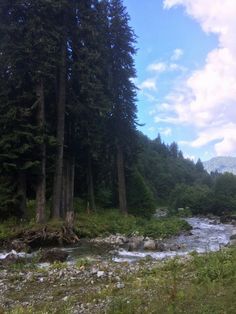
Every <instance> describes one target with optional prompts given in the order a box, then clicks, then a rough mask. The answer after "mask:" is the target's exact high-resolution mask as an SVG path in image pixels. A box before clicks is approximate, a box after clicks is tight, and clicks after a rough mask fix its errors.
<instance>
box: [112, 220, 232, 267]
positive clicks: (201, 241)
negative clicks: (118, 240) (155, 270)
mask: <svg viewBox="0 0 236 314" xmlns="http://www.w3.org/2000/svg"><path fill="white" fill-rule="evenodd" d="M186 221H187V222H188V223H189V224H190V225H191V226H192V228H193V229H192V230H191V234H190V235H180V236H178V237H174V238H171V239H167V240H164V241H163V242H164V244H165V245H166V247H170V246H171V245H173V244H176V247H178V249H177V250H171V251H170V250H168V251H164V252H146V251H145V252H144V251H142V252H129V251H128V250H125V249H121V250H119V251H118V252H117V256H116V257H114V258H113V259H114V260H115V261H116V262H124V261H134V260H137V259H140V258H144V257H147V256H150V257H152V258H155V259H165V258H168V257H173V256H183V255H187V254H188V253H190V252H193V251H196V252H198V253H204V252H209V251H218V250H220V248H221V247H223V246H226V245H227V244H228V243H229V242H230V236H231V235H232V232H233V230H234V229H235V227H234V226H233V225H230V224H222V223H219V222H217V221H216V220H212V219H208V218H198V217H193V218H186Z"/></svg>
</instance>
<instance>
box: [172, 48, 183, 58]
mask: <svg viewBox="0 0 236 314" xmlns="http://www.w3.org/2000/svg"><path fill="white" fill-rule="evenodd" d="M183 54H184V52H183V50H182V49H179V48H177V49H175V50H174V52H173V55H172V57H171V60H173V61H177V60H179V59H180V58H181V57H182V56H183Z"/></svg>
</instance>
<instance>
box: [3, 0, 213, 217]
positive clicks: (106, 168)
mask: <svg viewBox="0 0 236 314" xmlns="http://www.w3.org/2000/svg"><path fill="white" fill-rule="evenodd" d="M0 38H1V41H0V129H1V138H0V213H1V219H3V220H4V219H7V218H9V217H11V216H16V217H19V218H27V206H28V205H27V204H28V203H29V201H30V204H31V205H32V204H33V207H35V213H36V221H37V222H44V221H45V220H47V219H49V218H62V219H65V220H67V221H70V220H71V219H72V218H73V213H74V208H75V206H74V200H75V198H76V199H80V200H82V204H83V205H82V206H84V208H87V211H88V212H89V211H96V209H97V208H114V207H119V208H120V211H121V212H123V213H132V214H135V215H142V216H147V217H148V216H150V215H151V214H152V213H153V212H154V209H155V208H156V205H157V204H165V205H167V204H168V203H170V205H171V206H170V207H171V208H175V209H177V208H178V207H180V206H188V202H183V201H179V200H178V201H177V200H176V197H175V196H173V195H175V191H176V189H177V191H179V190H178V189H180V187H181V186H182V190H184V191H185V190H186V188H185V187H186V186H188V187H193V189H195V188H194V187H195V186H196V185H198V187H199V186H200V187H201V188H200V189H201V191H203V193H205V191H206V190H207V189H211V187H212V186H213V181H214V180H213V178H212V177H210V175H208V174H207V173H206V172H205V171H204V169H203V166H202V163H201V161H200V160H199V161H198V162H197V163H196V164H194V163H193V162H192V161H190V160H187V159H184V157H183V154H182V152H181V151H180V150H179V149H178V146H177V144H176V143H172V144H171V145H165V144H164V143H163V142H162V140H161V138H160V136H157V138H156V139H155V140H150V139H148V138H147V137H146V136H144V135H143V134H142V133H140V132H139V131H137V126H138V121H137V116H136V112H137V108H136V104H135V101H136V93H137V88H136V86H135V85H134V83H133V78H134V77H135V75H136V73H135V67H134V55H135V53H136V47H135V43H136V37H135V34H134V31H133V30H132V28H131V27H130V26H129V15H128V13H127V12H126V9H125V7H124V6H123V3H122V1H121V0H110V1H108V0H102V1H98V0H73V1H68V0H61V1H57V0H50V1H45V0H39V1H30V0H27V1H26V0H17V1H13V2H11V1H10V2H9V1H1V4H0ZM141 122H142V121H141ZM183 186H184V187H183ZM182 190H181V191H182ZM197 191H198V189H197ZM207 191H208V190H207ZM177 194H178V197H179V195H180V194H181V195H182V194H183V193H182V192H181V193H177ZM171 195H172V196H171ZM200 195H202V194H201V193H200ZM170 196H171V197H170ZM80 202H81V201H80ZM173 204H174V205H173ZM46 208H47V210H46Z"/></svg>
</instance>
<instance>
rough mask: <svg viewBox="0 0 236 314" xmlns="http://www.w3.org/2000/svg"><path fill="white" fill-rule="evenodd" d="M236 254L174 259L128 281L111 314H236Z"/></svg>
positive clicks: (144, 271) (228, 251)
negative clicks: (187, 260)
mask: <svg viewBox="0 0 236 314" xmlns="http://www.w3.org/2000/svg"><path fill="white" fill-rule="evenodd" d="M235 293H236V250H235V249H232V250H224V251H221V252H217V253H210V254H206V255H202V256H199V255H194V256H193V258H192V261H191V262H188V263H186V262H184V263H183V262H181V260H178V259H175V260H171V261H168V262H166V263H165V264H163V266H162V267H156V268H155V267H154V268H153V269H151V270H148V269H147V270H145V269H144V270H143V271H141V272H140V273H139V274H138V276H137V277H135V278H129V279H128V280H127V284H126V287H125V289H123V290H122V291H114V294H113V296H112V302H111V305H110V307H109V311H108V313H110V314H118V313H122V314H131V313H147V314H148V313H170V314H172V313H199V314H203V313H212V314H217V313H232V314H233V313H235V309H236V299H235Z"/></svg>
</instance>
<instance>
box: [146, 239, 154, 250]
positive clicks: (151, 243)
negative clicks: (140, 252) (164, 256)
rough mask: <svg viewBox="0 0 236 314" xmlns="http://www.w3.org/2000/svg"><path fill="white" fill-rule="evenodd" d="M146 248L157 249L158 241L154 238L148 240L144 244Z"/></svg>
mask: <svg viewBox="0 0 236 314" xmlns="http://www.w3.org/2000/svg"><path fill="white" fill-rule="evenodd" d="M143 248H144V250H149V251H155V250H156V242H155V241H154V240H147V241H145V242H144V244H143Z"/></svg>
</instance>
